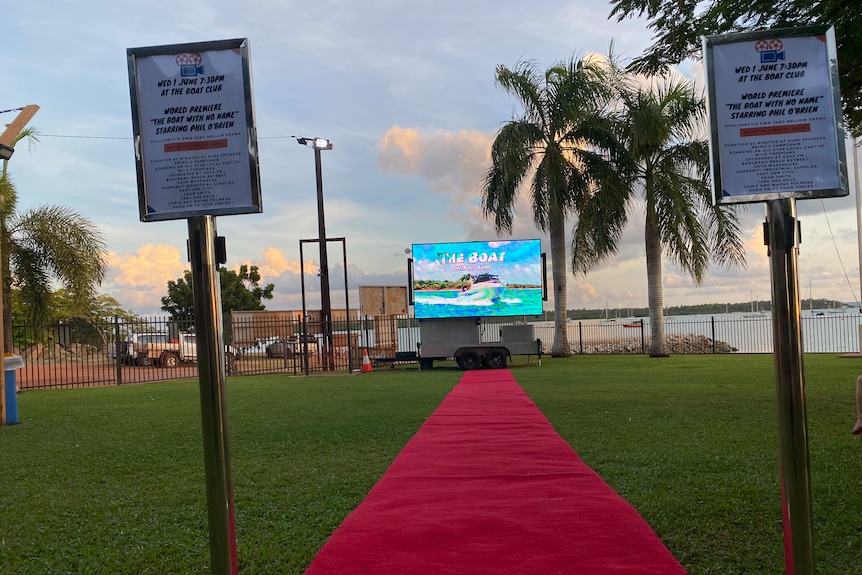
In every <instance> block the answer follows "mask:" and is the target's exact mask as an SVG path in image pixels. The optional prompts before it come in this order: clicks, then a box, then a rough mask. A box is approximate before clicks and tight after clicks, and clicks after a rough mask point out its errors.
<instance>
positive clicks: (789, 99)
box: [703, 26, 849, 575]
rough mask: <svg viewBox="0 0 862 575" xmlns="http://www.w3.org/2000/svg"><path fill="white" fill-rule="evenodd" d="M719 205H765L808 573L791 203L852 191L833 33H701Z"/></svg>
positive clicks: (798, 573)
mask: <svg viewBox="0 0 862 575" xmlns="http://www.w3.org/2000/svg"><path fill="white" fill-rule="evenodd" d="M703 53H704V59H705V62H706V68H707V78H706V79H707V87H708V91H709V111H710V114H709V115H710V124H711V126H710V127H711V130H710V133H711V140H710V156H711V160H712V162H711V163H712V180H713V187H714V196H715V197H714V199H715V203H716V204H737V203H751V202H766V225H765V226H764V229H765V231H766V235H767V237H766V244H767V245H768V246H769V267H770V279H771V284H772V303H773V316H772V333H773V341H774V342H775V344H774V345H775V352H774V361H775V384H776V395H777V408H776V409H777V424H778V451H779V465H780V470H779V472H780V476H781V502H782V516H783V520H784V550H785V563H786V570H787V573H788V574H792V575H814V542H813V536H812V533H813V520H812V504H811V478H810V469H809V459H808V436H807V422H806V414H805V374H804V370H803V361H802V356H803V353H802V350H803V346H802V330H801V317H800V316H801V309H800V299H799V277H798V273H797V272H798V270H797V255H798V249H799V248H798V244H799V225H798V221H797V219H796V199H797V198H799V199H809V198H827V197H839V196H846V195H848V194H849V187H848V182H847V161H846V155H845V151H844V131H843V128H842V123H841V116H840V110H841V94H840V90H839V87H838V64H837V56H836V48H835V32H834V30H833V29H832V28H831V27H826V26H817V27H808V28H798V29H792V30H771V31H769V30H768V31H761V32H748V33H743V34H727V35H721V36H706V37H705V38H704V39H703Z"/></svg>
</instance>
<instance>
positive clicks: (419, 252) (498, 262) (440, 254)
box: [412, 240, 544, 319]
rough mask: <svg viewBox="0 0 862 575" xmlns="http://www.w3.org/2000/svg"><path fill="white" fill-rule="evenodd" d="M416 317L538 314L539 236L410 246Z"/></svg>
mask: <svg viewBox="0 0 862 575" xmlns="http://www.w3.org/2000/svg"><path fill="white" fill-rule="evenodd" d="M412 254H413V268H412V269H413V312H414V315H415V316H416V317H417V318H418V319H432V318H452V317H501V316H524V315H541V313H542V301H543V296H544V291H543V286H542V279H543V275H542V253H541V241H540V240H508V241H505V240H504V241H490V242H488V241H475V242H454V243H433V244H413V247H412Z"/></svg>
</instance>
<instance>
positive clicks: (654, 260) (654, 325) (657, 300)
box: [644, 221, 669, 357]
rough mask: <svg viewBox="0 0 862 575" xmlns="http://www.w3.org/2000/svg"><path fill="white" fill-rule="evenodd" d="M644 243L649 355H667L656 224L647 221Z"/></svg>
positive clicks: (659, 250)
mask: <svg viewBox="0 0 862 575" xmlns="http://www.w3.org/2000/svg"><path fill="white" fill-rule="evenodd" d="M644 236H645V240H646V241H645V243H646V267H647V293H648V295H649V325H650V344H649V355H650V357H667V356H668V355H669V354H668V351H667V345H666V342H665V339H664V296H663V295H662V283H661V281H662V277H661V236H660V235H659V229H658V224H656V223H655V222H651V221H647V224H646V231H645V232H644Z"/></svg>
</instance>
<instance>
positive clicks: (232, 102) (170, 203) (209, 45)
mask: <svg viewBox="0 0 862 575" xmlns="http://www.w3.org/2000/svg"><path fill="white" fill-rule="evenodd" d="M126 55H127V59H128V66H129V89H130V92H131V99H132V128H133V134H134V142H135V165H136V170H137V179H138V207H139V211H140V218H141V221H144V222H151V221H160V220H174V219H182V218H189V217H194V216H203V215H216V216H218V215H231V214H248V213H259V212H261V211H262V206H261V196H260V169H259V164H258V153H257V134H256V128H255V121H254V106H253V99H252V84H251V67H250V62H249V46H248V40H247V39H245V38H243V39H236V40H220V41H214V42H201V43H194V44H173V45H168V46H153V47H146V48H129V49H127V50H126Z"/></svg>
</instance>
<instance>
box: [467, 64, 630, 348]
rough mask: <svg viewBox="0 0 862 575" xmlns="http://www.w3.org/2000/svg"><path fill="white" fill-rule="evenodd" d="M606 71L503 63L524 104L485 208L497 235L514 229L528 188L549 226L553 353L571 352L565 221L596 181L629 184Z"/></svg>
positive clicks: (538, 217) (491, 175)
mask: <svg viewBox="0 0 862 575" xmlns="http://www.w3.org/2000/svg"><path fill="white" fill-rule="evenodd" d="M608 80H609V78H608V77H607V76H606V74H605V72H604V70H603V69H602V68H601V67H599V66H597V65H594V64H591V63H589V62H586V61H585V60H575V59H574V58H573V59H571V60H568V61H565V62H559V63H557V64H555V65H554V66H552V67H551V68H549V69H548V70H547V71H546V72H545V74H544V75H541V74H540V73H539V71H538V70H537V68H536V65H535V64H534V63H532V62H521V63H519V64H518V65H517V66H516V67H515V69H514V70H510V69H508V68H506V67H505V66H498V67H497V72H496V81H497V84H498V85H499V86H501V87H502V88H503V89H504V90H505V91H506V92H508V93H509V94H511V95H513V96H515V97H516V98H517V99H518V100H519V101H520V104H521V105H522V106H523V108H524V111H523V115H522V116H520V117H516V118H514V119H513V120H511V121H509V122H507V123H506V124H504V125H503V127H502V128H501V129H500V131H499V132H498V134H497V136H496V137H495V139H494V143H493V144H492V147H491V167H490V168H489V170H488V172H487V173H486V175H485V178H484V181H483V188H482V209H483V211H484V213H485V215H486V216H493V217H494V226H495V229H496V231H497V234H498V235H499V234H501V233H502V232H507V233H510V234H511V232H512V224H513V220H514V204H515V201H516V199H517V196H518V193H519V192H520V191H522V190H524V188H528V189H529V191H528V192H527V191H526V190H524V191H525V193H529V196H530V200H531V202H532V215H533V222H534V223H535V225H536V227H538V228H539V229H540V230H542V231H543V232H548V234H549V237H550V247H551V274H552V277H553V282H554V343H553V346H552V348H551V355H553V356H557V357H561V356H568V355H571V349H570V347H569V340H568V335H567V332H566V239H565V235H566V228H565V226H566V220H567V218H569V217H572V216H576V215H577V213H578V211H579V209H580V208H579V206H581V205H582V204H583V203H584V202H585V200H586V198H588V197H589V196H590V194H591V193H592V191H593V190H594V189H595V188H596V186H597V184H599V183H600V184H601V185H602V186H606V187H609V188H612V189H617V188H621V187H623V182H622V180H621V178H620V176H619V173H620V172H619V171H618V170H616V169H614V166H613V162H612V159H613V157H614V156H616V155H618V154H619V149H618V138H617V136H616V132H615V130H614V119H613V117H612V116H611V115H610V113H609V105H610V103H611V102H612V98H613V94H614V91H613V90H612V87H611V85H610V84H609V82H608Z"/></svg>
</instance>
